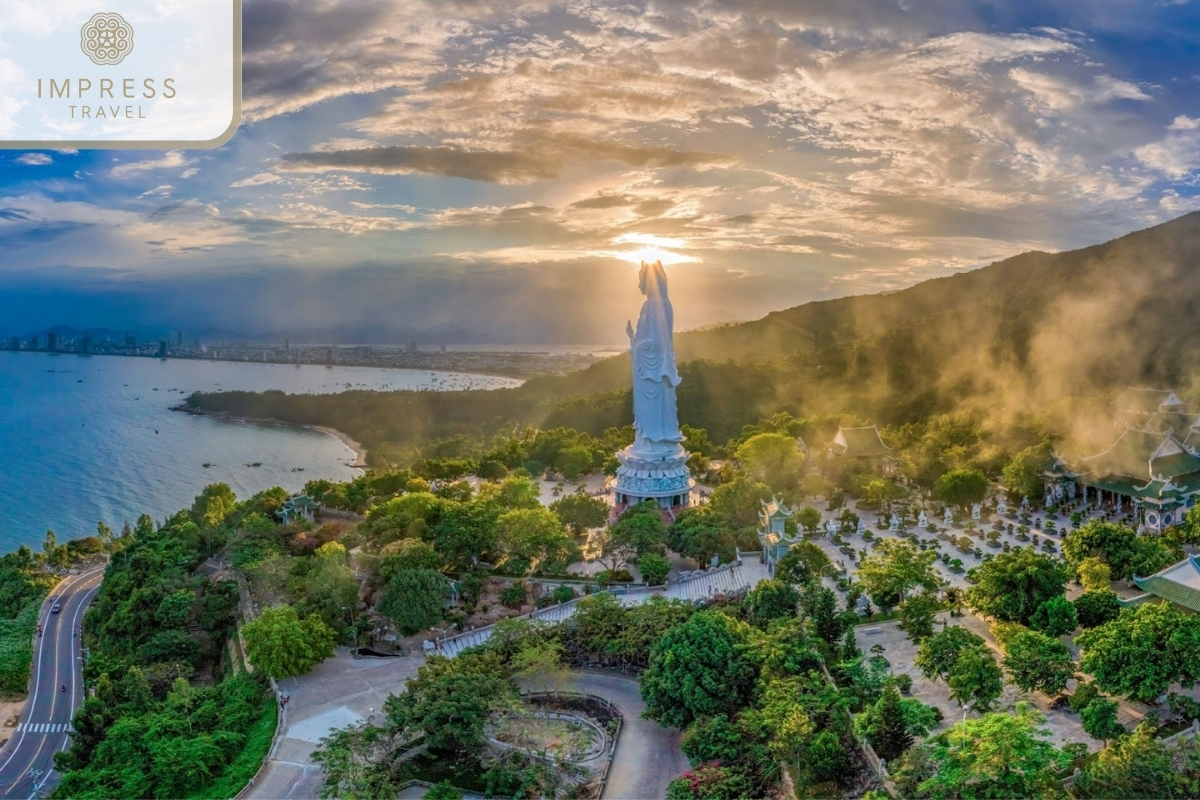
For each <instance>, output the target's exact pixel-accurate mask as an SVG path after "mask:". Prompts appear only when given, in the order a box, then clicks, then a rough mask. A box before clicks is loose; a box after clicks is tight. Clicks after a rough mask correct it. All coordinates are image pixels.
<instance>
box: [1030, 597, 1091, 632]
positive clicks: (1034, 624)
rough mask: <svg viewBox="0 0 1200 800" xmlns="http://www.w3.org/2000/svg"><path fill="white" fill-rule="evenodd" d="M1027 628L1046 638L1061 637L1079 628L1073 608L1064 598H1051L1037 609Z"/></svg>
mask: <svg viewBox="0 0 1200 800" xmlns="http://www.w3.org/2000/svg"><path fill="white" fill-rule="evenodd" d="M1029 627H1031V628H1033V629H1034V630H1035V631H1042V632H1043V633H1045V634H1047V635H1048V636H1062V635H1063V634H1064V633H1070V632H1071V631H1073V630H1075V629H1076V628H1077V627H1079V619H1078V618H1077V617H1076V615H1075V606H1074V604H1072V603H1071V601H1070V600H1068V599H1067V598H1065V597H1062V596H1059V597H1051V598H1050V599H1049V600H1046V601H1045V602H1043V603H1042V604H1041V605H1039V606H1038V607H1037V611H1035V612H1034V613H1033V618H1032V619H1030V620H1029Z"/></svg>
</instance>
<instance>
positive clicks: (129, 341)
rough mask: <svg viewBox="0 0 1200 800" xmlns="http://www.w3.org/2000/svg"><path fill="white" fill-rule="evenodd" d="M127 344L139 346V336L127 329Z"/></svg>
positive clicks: (128, 345) (127, 345)
mask: <svg viewBox="0 0 1200 800" xmlns="http://www.w3.org/2000/svg"><path fill="white" fill-rule="evenodd" d="M125 346H126V347H137V337H136V336H134V335H133V334H132V333H130V332H129V331H125Z"/></svg>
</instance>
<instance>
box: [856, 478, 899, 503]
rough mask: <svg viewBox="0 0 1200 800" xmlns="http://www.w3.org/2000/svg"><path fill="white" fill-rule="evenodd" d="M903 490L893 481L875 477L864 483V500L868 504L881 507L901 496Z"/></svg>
mask: <svg viewBox="0 0 1200 800" xmlns="http://www.w3.org/2000/svg"><path fill="white" fill-rule="evenodd" d="M902 491H903V490H902V489H901V488H900V487H899V486H897V485H896V484H895V482H893V481H890V480H884V479H883V478H875V479H874V480H871V481H867V482H866V483H865V484H863V500H865V501H866V502H867V505H870V506H873V507H879V506H881V505H883V504H884V503H887V502H890V501H892V500H895V499H896V498H898V497H900V496H901V493H902Z"/></svg>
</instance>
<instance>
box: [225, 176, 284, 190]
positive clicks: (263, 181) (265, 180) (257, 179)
mask: <svg viewBox="0 0 1200 800" xmlns="http://www.w3.org/2000/svg"><path fill="white" fill-rule="evenodd" d="M281 180H283V178H281V177H279V176H278V175H275V174H273V173H270V172H259V173H258V174H256V175H251V176H250V177H249V178H242V179H241V180H240V181H234V182H233V183H231V184H229V188H230V189H244V188H246V187H249V186H266V185H268V184H271V183H278V182H279V181H281Z"/></svg>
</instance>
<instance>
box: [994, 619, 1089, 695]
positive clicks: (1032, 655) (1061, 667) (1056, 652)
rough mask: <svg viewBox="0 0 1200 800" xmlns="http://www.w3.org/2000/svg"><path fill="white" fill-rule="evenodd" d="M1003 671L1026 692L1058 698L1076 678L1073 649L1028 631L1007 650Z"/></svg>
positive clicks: (1006, 646)
mask: <svg viewBox="0 0 1200 800" xmlns="http://www.w3.org/2000/svg"><path fill="white" fill-rule="evenodd" d="M1004 650H1005V656H1004V667H1005V669H1007V670H1008V673H1009V675H1010V676H1011V677H1012V682H1013V683H1014V684H1015V685H1016V686H1018V687H1020V688H1021V689H1022V690H1023V691H1026V692H1031V691H1033V690H1035V689H1036V690H1039V691H1042V692H1045V693H1046V694H1049V695H1056V694H1058V693H1059V692H1061V691H1063V690H1064V689H1066V688H1067V682H1068V681H1069V680H1071V679H1072V678H1074V677H1075V662H1074V660H1073V659H1072V658H1071V649H1070V648H1069V647H1067V646H1066V645H1065V644H1063V643H1062V642H1060V641H1059V640H1058V639H1054V638H1051V637H1050V636H1047V635H1046V634H1044V633H1038V632H1037V631H1030V630H1025V631H1022V632H1020V633H1018V634H1017V635H1016V636H1014V637H1013V638H1012V639H1011V640H1009V641H1008V643H1007V644H1006V645H1005V646H1004Z"/></svg>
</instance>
